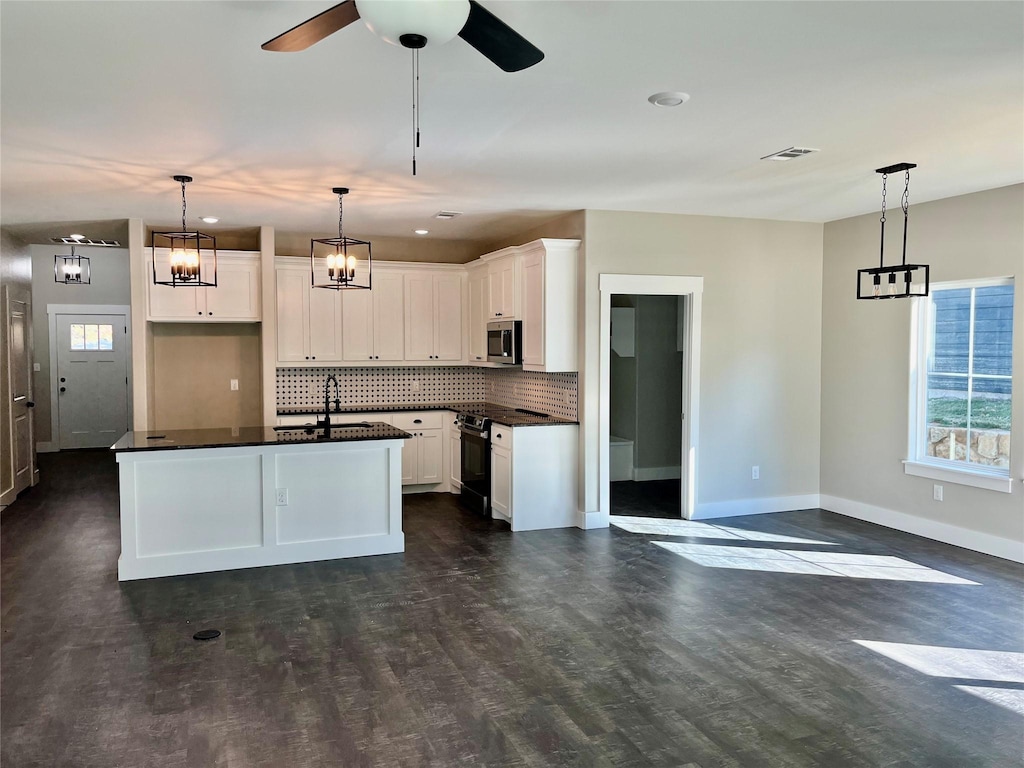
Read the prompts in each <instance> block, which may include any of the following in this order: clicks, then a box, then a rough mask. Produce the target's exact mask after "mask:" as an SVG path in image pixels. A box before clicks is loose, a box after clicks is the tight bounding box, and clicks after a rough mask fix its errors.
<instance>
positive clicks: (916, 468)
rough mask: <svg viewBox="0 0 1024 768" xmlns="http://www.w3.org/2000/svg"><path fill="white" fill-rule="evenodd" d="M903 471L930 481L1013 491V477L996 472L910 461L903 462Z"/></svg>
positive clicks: (989, 489) (1003, 491) (1006, 491)
mask: <svg viewBox="0 0 1024 768" xmlns="http://www.w3.org/2000/svg"><path fill="white" fill-rule="evenodd" d="M903 471H904V472H905V473H906V474H908V475H916V476H917V477H927V478H929V479H930V480H942V481H944V482H947V483H957V484H959V485H970V486H973V487H975V488H984V489H985V490H988V491H999V492H1001V493H1010V492H1011V491H1012V490H1013V478H1012V477H1010V476H1009V475H1003V474H997V473H995V472H986V471H985V470H982V469H961V468H960V467H946V466H938V465H936V464H928V463H925V462H923V461H910V460H909V459H908V460H906V461H904V462H903Z"/></svg>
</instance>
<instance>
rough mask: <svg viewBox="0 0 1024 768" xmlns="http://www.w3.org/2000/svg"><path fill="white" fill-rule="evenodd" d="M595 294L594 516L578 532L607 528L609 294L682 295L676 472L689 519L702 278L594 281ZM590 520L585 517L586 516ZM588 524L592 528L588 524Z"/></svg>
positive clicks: (696, 420)
mask: <svg viewBox="0 0 1024 768" xmlns="http://www.w3.org/2000/svg"><path fill="white" fill-rule="evenodd" d="M598 287H599V289H600V292H601V313H600V327H601V332H600V333H601V335H600V346H599V350H600V378H599V379H598V381H599V384H598V401H599V402H598V411H599V416H598V453H597V455H598V462H597V465H598V466H597V487H598V511H597V512H596V513H589V512H588V513H587V514H586V519H585V520H582V521H580V522H582V523H584V524H583V525H580V527H581V528H591V527H595V528H596V527H601V526H602V525H603V526H607V525H608V517H609V513H610V511H611V489H610V487H609V485H610V483H609V478H610V477H611V473H610V455H611V446H610V445H609V438H610V435H611V322H612V312H611V306H612V301H611V299H612V294H613V293H634V294H640V295H645V296H684V297H685V298H686V301H684V305H685V311H686V319H685V323H686V333H687V335H688V339H687V342H688V343H687V344H686V349H685V350H684V351H683V392H682V393H681V397H682V398H683V435H682V442H683V444H682V455H683V461H682V466H681V469H680V475H681V478H680V479H681V483H680V485H681V488H682V495H683V498H682V499H681V500H680V501H681V507H682V511H683V517H684V518H686V519H692V518H693V516H694V513H695V511H696V498H697V446H698V444H699V438H698V435H699V426H700V419H699V417H700V339H701V329H700V323H701V301H702V296H703V292H704V278H703V277H690V276H682V275H616V274H602V275H599V276H598ZM592 514H595V515H596V516H595V517H593V518H591V515H592ZM592 522H593V525H592V524H591V523H592Z"/></svg>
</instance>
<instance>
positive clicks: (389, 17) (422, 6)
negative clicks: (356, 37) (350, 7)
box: [356, 0, 469, 46]
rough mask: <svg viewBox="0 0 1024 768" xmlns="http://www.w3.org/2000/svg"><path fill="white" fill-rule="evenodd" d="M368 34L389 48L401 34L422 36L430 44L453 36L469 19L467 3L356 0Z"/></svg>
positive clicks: (397, 42) (462, 0)
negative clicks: (374, 36) (380, 40)
mask: <svg viewBox="0 0 1024 768" xmlns="http://www.w3.org/2000/svg"><path fill="white" fill-rule="evenodd" d="M356 8H357V9H358V11H359V17H360V18H361V19H362V20H363V22H364V23H365V24H366V26H367V27H369V28H370V31H371V32H373V33H374V34H375V35H377V36H378V37H380V38H381V39H383V40H385V41H387V42H389V43H391V44H392V45H398V46H401V45H402V43H401V41H400V39H399V38H401V36H402V35H410V34H412V35H422V36H423V37H425V38H427V43H428V44H430V45H443V44H444V43H447V42H448V41H449V40H451V39H452V38H453V37H455V36H456V35H457V34H459V32H461V31H462V28H463V27H464V26H465V25H466V19H468V18H469V0H356Z"/></svg>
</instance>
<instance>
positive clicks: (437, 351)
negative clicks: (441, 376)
mask: <svg viewBox="0 0 1024 768" xmlns="http://www.w3.org/2000/svg"><path fill="white" fill-rule="evenodd" d="M462 316H463V276H462V274H460V273H458V272H442V273H434V272H429V271H416V272H410V273H407V274H406V275H405V360H406V362H412V361H415V362H433V361H449V362H459V361H461V360H462V359H463V323H462Z"/></svg>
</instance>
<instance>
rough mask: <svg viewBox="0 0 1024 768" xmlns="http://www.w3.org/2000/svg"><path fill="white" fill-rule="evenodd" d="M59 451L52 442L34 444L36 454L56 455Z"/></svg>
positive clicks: (58, 447) (57, 446)
mask: <svg viewBox="0 0 1024 768" xmlns="http://www.w3.org/2000/svg"><path fill="white" fill-rule="evenodd" d="M58 451H60V446H59V445H57V443H53V442H42V441H40V442H38V443H36V453H57V452H58Z"/></svg>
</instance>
